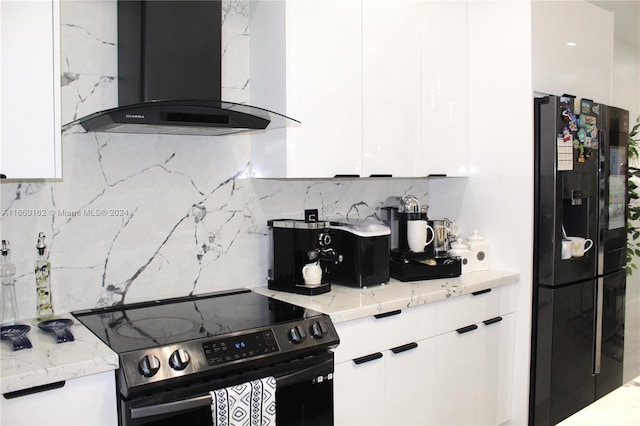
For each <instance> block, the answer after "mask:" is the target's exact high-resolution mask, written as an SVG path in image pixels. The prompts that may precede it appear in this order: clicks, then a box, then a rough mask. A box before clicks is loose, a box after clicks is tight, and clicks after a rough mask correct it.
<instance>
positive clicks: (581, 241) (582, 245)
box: [568, 237, 593, 257]
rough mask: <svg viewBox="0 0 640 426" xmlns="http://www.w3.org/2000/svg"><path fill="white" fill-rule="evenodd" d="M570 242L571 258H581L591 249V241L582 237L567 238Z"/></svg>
mask: <svg viewBox="0 0 640 426" xmlns="http://www.w3.org/2000/svg"><path fill="white" fill-rule="evenodd" d="M568 238H569V240H571V256H572V257H582V256H584V254H585V253H586V252H588V251H589V249H590V248H591V247H593V240H591V239H590V238H582V237H568Z"/></svg>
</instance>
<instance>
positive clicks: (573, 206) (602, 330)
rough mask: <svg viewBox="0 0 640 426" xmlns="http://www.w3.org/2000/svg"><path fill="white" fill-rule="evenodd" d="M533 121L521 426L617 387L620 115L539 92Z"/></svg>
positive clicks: (625, 119) (622, 206)
mask: <svg viewBox="0 0 640 426" xmlns="http://www.w3.org/2000/svg"><path fill="white" fill-rule="evenodd" d="M534 127H535V138H534V141H535V156H534V158H535V179H534V182H535V202H534V209H535V211H534V258H533V280H534V281H533V315H532V333H531V336H532V342H531V343H532V345H531V351H532V353H531V381H530V383H531V385H530V396H529V401H530V403H529V424H531V425H534V424H535V425H552V424H556V423H558V422H560V421H562V420H563V419H565V418H567V417H569V416H570V415H571V414H573V413H575V412H577V411H579V410H580V409H582V408H584V407H585V406H587V405H589V404H591V403H592V402H593V401H595V400H596V399H598V398H600V397H602V396H604V395H605V394H607V393H609V392H611V391H612V390H614V389H615V388H617V387H619V386H621V385H622V364H623V352H624V310H625V286H626V275H625V262H626V245H627V239H626V236H627V229H626V217H627V166H628V156H627V152H628V143H629V113H628V112H627V111H625V110H622V109H619V108H614V107H610V106H606V105H602V104H597V103H595V102H592V101H590V100H587V99H578V98H576V97H574V96H568V95H564V96H544V97H540V98H535V99H534ZM576 236H577V237H583V238H588V239H590V240H592V244H590V243H588V242H587V243H586V245H584V246H583V245H581V244H580V246H581V247H587V246H589V245H592V247H590V248H589V250H587V251H585V252H584V254H583V255H582V256H580V254H581V253H580V250H578V251H577V252H575V253H574V254H575V255H574V256H572V255H571V252H570V250H568V246H565V252H564V253H563V247H562V246H563V240H565V241H566V240H567V239H568V238H570V237H576ZM565 244H567V243H565Z"/></svg>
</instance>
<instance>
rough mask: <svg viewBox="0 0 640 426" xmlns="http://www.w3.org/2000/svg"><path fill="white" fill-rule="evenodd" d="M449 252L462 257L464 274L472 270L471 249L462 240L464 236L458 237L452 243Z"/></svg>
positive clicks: (450, 254) (452, 255)
mask: <svg viewBox="0 0 640 426" xmlns="http://www.w3.org/2000/svg"><path fill="white" fill-rule="evenodd" d="M447 254H448V255H449V256H451V257H459V258H460V263H461V270H462V273H463V274H466V273H467V272H471V250H469V246H467V245H466V244H465V243H464V242H463V241H462V238H458V239H457V240H456V241H454V242H452V243H451V248H450V249H449V251H448V252H447Z"/></svg>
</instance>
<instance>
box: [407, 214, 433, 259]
mask: <svg viewBox="0 0 640 426" xmlns="http://www.w3.org/2000/svg"><path fill="white" fill-rule="evenodd" d="M429 231H431V238H427V236H428V235H429ZM434 236H435V233H434V232H433V228H432V227H431V226H429V224H428V223H427V221H426V220H409V221H407V243H408V244H409V250H411V251H412V252H414V253H422V252H423V251H424V248H425V247H426V246H427V245H428V244H430V243H431V242H432V241H433V237H434Z"/></svg>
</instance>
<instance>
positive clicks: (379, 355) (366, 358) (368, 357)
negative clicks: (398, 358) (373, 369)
mask: <svg viewBox="0 0 640 426" xmlns="http://www.w3.org/2000/svg"><path fill="white" fill-rule="evenodd" d="M380 358H382V352H376V353H374V354H371V355H365V356H361V357H360V358H356V359H354V360H353V363H354V364H355V365H360V364H364V363H365V362H369V361H375V360H376V359H380Z"/></svg>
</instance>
